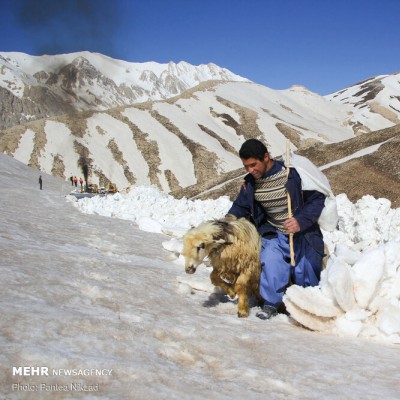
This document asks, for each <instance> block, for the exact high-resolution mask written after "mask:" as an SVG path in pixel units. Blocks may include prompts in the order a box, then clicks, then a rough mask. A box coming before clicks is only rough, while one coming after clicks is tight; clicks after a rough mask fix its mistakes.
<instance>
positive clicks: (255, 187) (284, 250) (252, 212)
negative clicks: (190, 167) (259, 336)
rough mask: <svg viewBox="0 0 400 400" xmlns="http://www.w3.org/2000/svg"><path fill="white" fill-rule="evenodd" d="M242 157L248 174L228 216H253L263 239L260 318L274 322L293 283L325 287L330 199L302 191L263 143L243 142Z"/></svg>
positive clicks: (293, 175) (296, 176) (298, 181)
mask: <svg viewBox="0 0 400 400" xmlns="http://www.w3.org/2000/svg"><path fill="white" fill-rule="evenodd" d="M239 156H240V158H241V160H242V162H243V166H244V167H245V169H246V171H247V172H248V174H247V175H246V177H245V181H244V183H243V185H242V188H241V190H240V192H239V194H238V197H237V198H236V200H235V201H234V202H233V205H232V207H231V209H230V210H229V212H228V214H227V215H226V218H227V219H228V220H229V219H235V218H241V217H246V218H250V219H251V220H252V222H253V223H254V224H255V226H256V227H257V230H258V232H259V233H260V235H261V237H262V249H261V253H260V262H261V276H260V295H261V297H262V298H263V300H264V305H263V306H262V307H261V311H260V312H258V313H257V314H256V315H257V317H259V318H261V319H269V318H271V317H272V316H274V315H276V314H277V313H278V312H284V309H285V308H284V304H283V301H282V298H283V295H284V292H285V290H286V288H287V286H288V285H289V283H290V281H292V283H294V284H296V285H300V286H303V287H307V286H316V285H318V283H319V279H320V274H321V269H322V258H323V255H324V243H323V238H322V233H321V230H320V228H319V226H318V223H317V221H318V217H319V216H320V214H321V211H322V209H323V207H324V201H325V196H324V195H323V194H322V193H320V192H317V191H302V189H301V178H300V176H299V174H298V173H297V171H296V170H295V169H293V168H290V172H289V175H288V176H287V171H286V168H285V165H284V163H283V162H280V161H278V160H273V159H272V158H271V157H270V155H269V153H268V150H267V147H266V146H265V145H264V144H263V143H262V142H260V141H259V140H256V139H249V140H247V141H246V142H245V143H243V145H242V147H241V148H240V150H239ZM288 194H289V195H290V199H291V205H292V212H293V217H291V218H289V213H288ZM290 233H292V234H294V235H293V242H294V254H295V266H294V267H293V266H291V264H290V244H289V243H290V240H289V234H290Z"/></svg>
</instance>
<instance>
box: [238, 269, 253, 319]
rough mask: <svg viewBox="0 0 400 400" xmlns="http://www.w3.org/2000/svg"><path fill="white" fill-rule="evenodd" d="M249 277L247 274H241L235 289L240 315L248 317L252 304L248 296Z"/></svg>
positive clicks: (240, 316)
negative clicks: (250, 304)
mask: <svg viewBox="0 0 400 400" xmlns="http://www.w3.org/2000/svg"><path fill="white" fill-rule="evenodd" d="M247 286H248V279H247V277H246V275H240V276H239V278H238V279H237V281H236V285H235V291H236V293H237V295H238V298H239V300H238V317H239V318H246V317H248V316H249V312H250V306H249V301H248V297H247Z"/></svg>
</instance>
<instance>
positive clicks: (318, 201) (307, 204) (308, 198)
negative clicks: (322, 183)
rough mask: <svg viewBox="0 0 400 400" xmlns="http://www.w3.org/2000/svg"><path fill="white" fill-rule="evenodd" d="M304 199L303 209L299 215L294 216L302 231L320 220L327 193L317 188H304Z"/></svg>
mask: <svg viewBox="0 0 400 400" xmlns="http://www.w3.org/2000/svg"><path fill="white" fill-rule="evenodd" d="M303 199H304V205H303V209H302V210H301V212H300V213H299V214H298V215H295V216H294V217H295V218H296V220H297V222H298V223H299V225H300V230H301V231H304V230H306V229H308V228H309V227H310V226H311V225H313V224H315V223H316V222H317V221H318V218H319V216H320V215H321V212H322V209H323V208H324V205H325V195H324V194H322V193H320V192H318V191H316V190H304V191H303Z"/></svg>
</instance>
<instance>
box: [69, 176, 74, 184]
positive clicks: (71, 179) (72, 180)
mask: <svg viewBox="0 0 400 400" xmlns="http://www.w3.org/2000/svg"><path fill="white" fill-rule="evenodd" d="M69 180H70V181H71V186H74V177H73V176H72V175H71V178H69Z"/></svg>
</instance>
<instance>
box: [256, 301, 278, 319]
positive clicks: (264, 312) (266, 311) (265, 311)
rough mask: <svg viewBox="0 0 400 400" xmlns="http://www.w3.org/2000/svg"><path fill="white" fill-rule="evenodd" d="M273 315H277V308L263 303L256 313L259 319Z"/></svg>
mask: <svg viewBox="0 0 400 400" xmlns="http://www.w3.org/2000/svg"><path fill="white" fill-rule="evenodd" d="M275 315H278V310H277V309H276V308H275V307H274V306H268V305H267V304H264V305H263V306H262V307H261V311H259V312H258V313H257V314H256V317H257V318H260V319H270V318H271V317H275Z"/></svg>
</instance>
